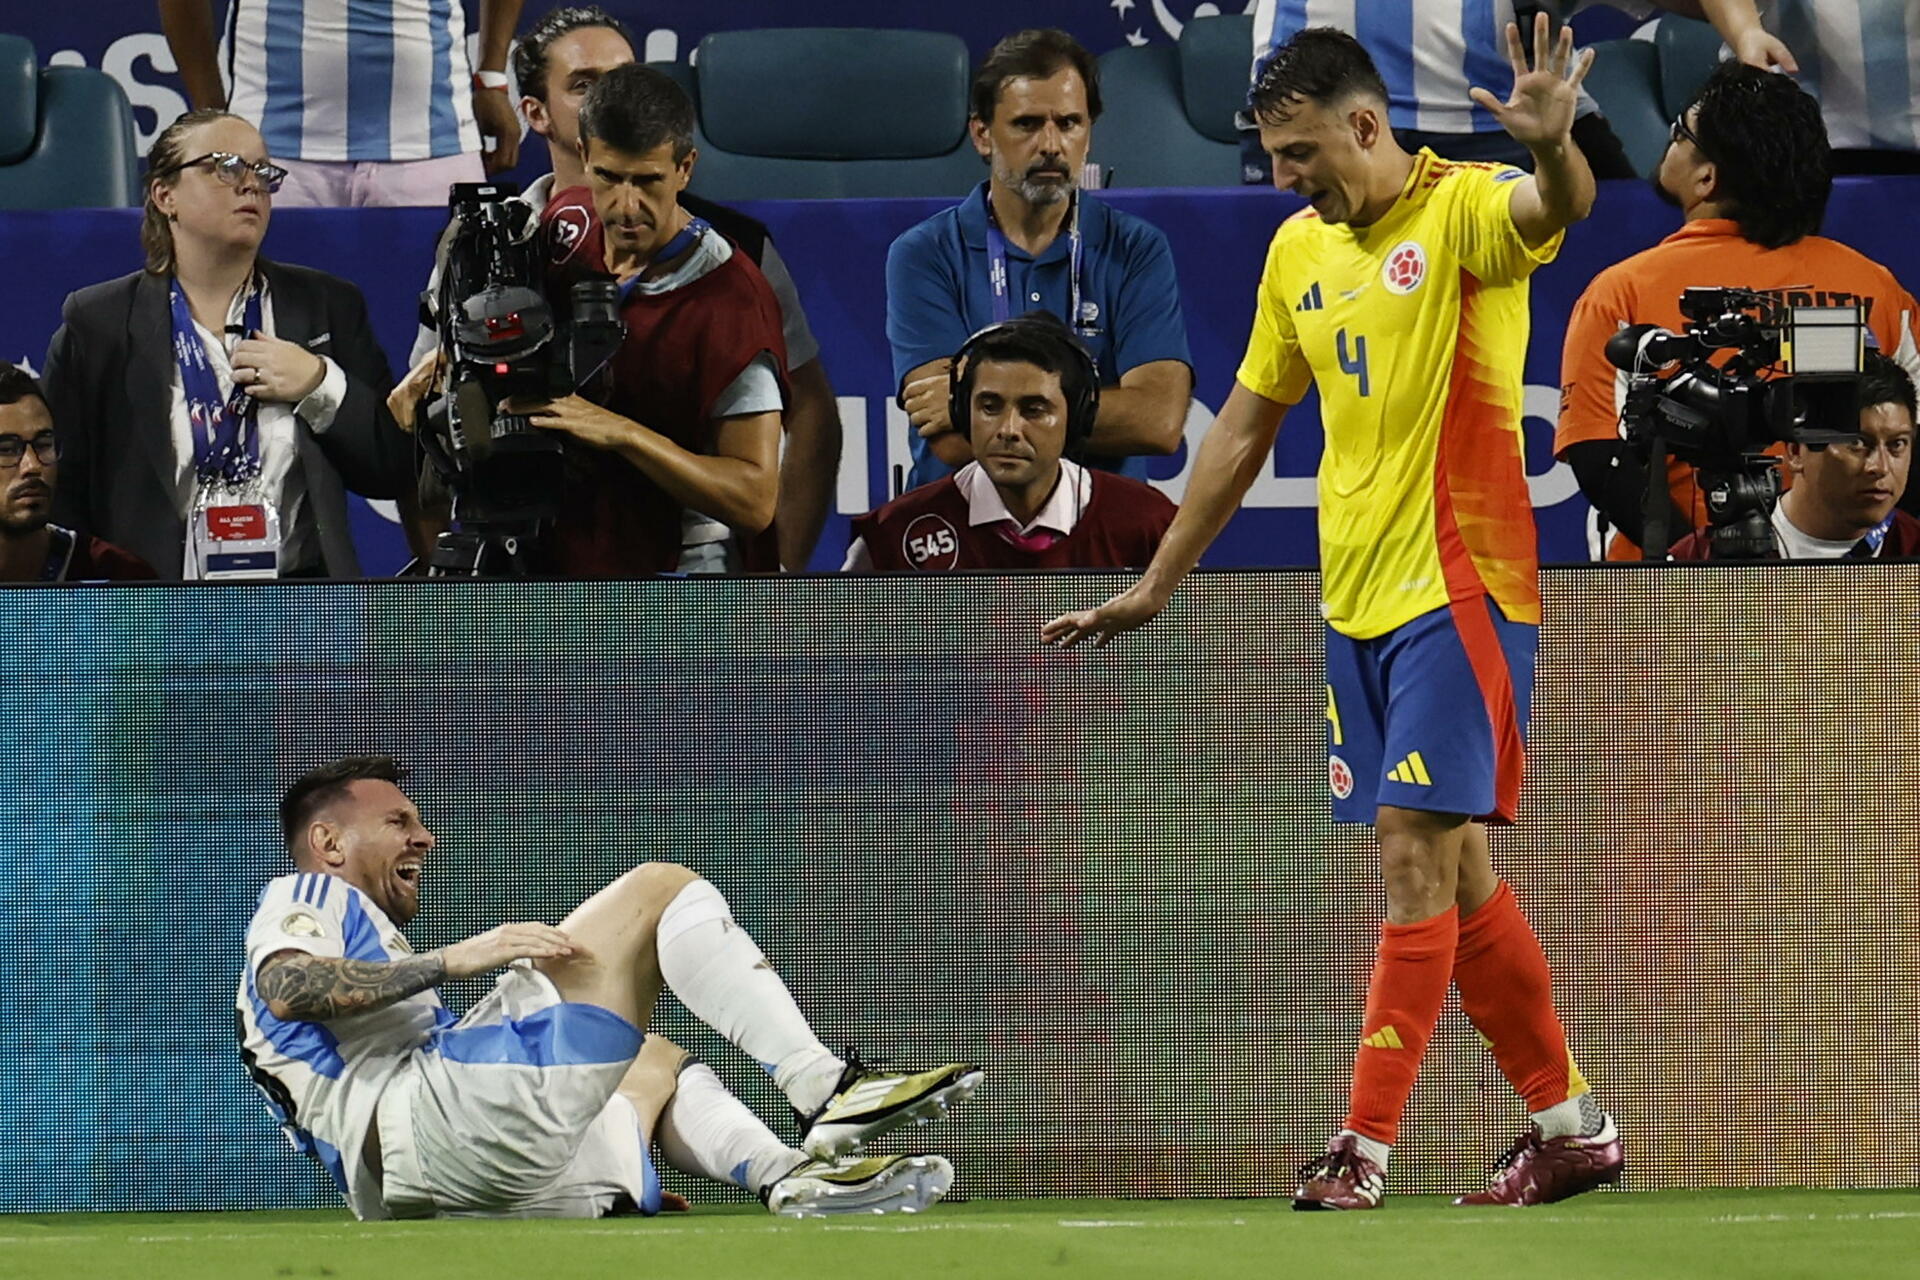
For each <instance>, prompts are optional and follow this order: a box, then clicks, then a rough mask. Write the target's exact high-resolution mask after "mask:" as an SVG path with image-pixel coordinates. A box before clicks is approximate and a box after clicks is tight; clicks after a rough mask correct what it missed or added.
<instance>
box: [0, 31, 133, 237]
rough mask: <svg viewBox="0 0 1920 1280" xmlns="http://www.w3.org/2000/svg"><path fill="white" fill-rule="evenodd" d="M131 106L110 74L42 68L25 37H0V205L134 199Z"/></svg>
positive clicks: (114, 203)
mask: <svg viewBox="0 0 1920 1280" xmlns="http://www.w3.org/2000/svg"><path fill="white" fill-rule="evenodd" d="M139 195H140V167H139V156H138V155H137V153H136V152H135V151H134V146H133V109H132V107H131V106H129V105H128V103H127V95H126V93H125V92H124V91H123V90H122V89H121V88H120V86H119V84H118V83H116V82H115V81H114V79H113V77H111V76H109V75H107V74H105V73H104V72H101V71H95V70H93V69H92V68H89V67H47V68H44V69H42V68H41V67H40V64H39V59H38V57H36V56H35V54H34V51H33V44H32V42H31V41H29V40H26V39H24V38H23V37H21V36H11V35H0V209H102V208H115V207H125V206H127V205H131V204H136V203H138V202H139Z"/></svg>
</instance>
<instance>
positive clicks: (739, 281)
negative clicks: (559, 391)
mask: <svg viewBox="0 0 1920 1280" xmlns="http://www.w3.org/2000/svg"><path fill="white" fill-rule="evenodd" d="M579 136H580V157H581V161H582V164H583V166H584V169H585V172H586V179H587V185H586V186H585V187H577V188H574V189H573V190H570V191H562V192H557V193H555V194H554V196H553V198H552V200H551V201H550V202H549V203H548V205H547V207H546V210H545V213H544V215H543V218H544V232H545V237H546V243H547V245H548V247H549V250H550V259H551V271H550V274H549V279H548V286H549V291H550V294H551V296H552V297H553V298H554V299H555V301H556V303H559V302H561V301H563V300H564V299H565V298H566V297H567V294H568V290H569V289H570V288H571V286H572V285H573V283H575V282H576V281H578V280H580V279H582V278H586V277H603V276H606V275H609V274H611V275H612V276H614V277H616V278H617V279H618V280H619V282H620V304H619V306H620V319H621V321H622V322H623V323H624V324H625V326H626V337H625V339H624V341H623V342H622V344H621V346H620V349H619V350H618V351H617V352H616V353H615V354H614V356H613V357H612V359H610V360H609V361H608V362H607V365H606V368H605V369H604V370H603V371H602V374H601V376H600V377H598V378H595V379H594V380H593V381H592V382H591V384H590V387H589V388H588V389H586V390H585V391H584V392H576V393H575V394H572V395H567V396H562V397H559V398H557V399H552V400H532V399H526V398H521V399H512V400H508V401H506V402H505V403H504V404H503V405H502V406H501V407H502V408H503V409H504V410H505V411H506V412H509V413H514V414H524V415H526V416H527V419H528V421H529V422H530V423H531V424H532V425H533V426H534V427H536V428H539V429H541V430H544V431H555V432H559V433H561V434H562V435H564V436H565V437H567V439H566V441H565V444H566V449H567V453H568V460H567V461H568V466H567V485H568V488H567V491H566V492H565V493H564V494H563V496H562V505H561V512H560V515H559V517H558V518H557V520H556V521H555V522H554V524H553V527H552V528H551V529H550V530H549V531H548V532H547V533H546V534H545V536H544V538H543V542H544V547H543V548H542V553H541V557H540V559H541V561H542V563H540V564H539V565H538V566H537V567H538V568H539V569H541V570H543V571H545V572H551V573H554V574H558V575H560V576H563V577H569V578H622V577H639V576H643V575H646V574H653V573H668V572H675V571H677V572H681V573H727V572H738V571H746V572H773V571H775V570H777V569H778V568H779V556H778V551H777V548H776V547H775V546H774V545H773V541H774V540H773V537H772V530H771V527H770V526H771V525H772V523H773V518H774V509H775V504H776V501H777V498H778V493H779V460H780V459H779V454H780V419H781V414H782V410H783V405H784V399H785V369H786V346H785V343H784V342H783V340H782V338H781V329H780V307H779V303H778V302H777V301H775V299H774V296H773V290H772V288H771V287H770V286H769V285H768V284H767V281H766V277H764V276H762V275H761V274H760V269H759V268H758V267H756V266H754V265H753V263H752V262H751V261H749V260H748V259H747V256H746V255H745V254H744V253H741V252H739V251H738V250H736V249H735V248H734V246H733V244H732V242H730V241H729V240H728V239H727V238H726V237H725V236H723V235H721V234H720V233H719V232H717V231H715V230H714V229H713V228H712V226H710V225H709V224H708V223H707V222H706V221H705V220H704V219H700V218H695V217H694V216H693V215H692V214H691V213H689V212H688V211H687V210H686V209H685V208H684V207H682V206H681V205H680V204H679V202H678V197H679V196H680V194H681V193H682V192H683V191H685V190H686V186H687V182H688V180H689V179H690V178H691V177H692V175H693V165H694V160H695V159H696V156H695V153H694V148H693V103H692V102H691V101H690V100H689V99H688V97H687V95H686V93H685V92H684V91H683V90H682V89H681V88H680V86H679V85H678V84H676V83H674V81H673V80H672V78H671V77H669V76H666V75H664V74H662V73H661V72H659V71H656V70H654V69H653V68H651V67H646V66H642V65H640V64H638V63H628V64H627V65H625V66H619V67H613V68H611V69H610V70H608V71H606V72H605V73H604V74H602V75H601V76H600V77H599V78H598V79H597V80H595V81H594V84H593V87H592V88H591V89H589V90H588V91H587V95H586V99H585V101H583V102H582V103H581V105H580V111H579ZM434 376H435V375H434V367H433V364H432V362H431V361H428V362H423V363H422V364H420V365H416V366H415V367H414V369H413V370H412V371H411V372H410V373H409V374H408V375H407V378H406V379H405V381H403V382H402V383H401V385H400V387H399V388H398V389H397V390H396V392H395V394H394V396H393V398H392V404H393V407H394V411H395V413H396V415H398V416H399V418H400V420H401V423H402V425H403V426H405V425H411V422H412V419H413V416H414V413H415V403H416V402H417V400H418V398H419V397H420V396H421V395H422V394H423V393H424V392H425V391H426V390H427V389H428V388H429V387H430V386H431V384H432V380H433V378H434ZM589 394H591V396H592V397H594V398H589ZM596 399H598V400H602V401H604V405H603V404H601V403H596V402H595V400H596ZM690 511H691V512H702V513H705V515H706V516H708V517H710V518H711V519H710V520H709V521H705V522H699V523H700V524H711V525H713V526H714V528H715V529H716V530H717V532H716V533H714V534H712V535H709V534H707V533H706V532H705V530H704V529H703V528H700V527H697V525H696V523H695V522H690V521H689V520H688V517H687V513H688V512H690Z"/></svg>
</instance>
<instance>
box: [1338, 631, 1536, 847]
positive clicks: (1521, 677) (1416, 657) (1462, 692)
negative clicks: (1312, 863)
mask: <svg viewBox="0 0 1920 1280" xmlns="http://www.w3.org/2000/svg"><path fill="white" fill-rule="evenodd" d="M1539 640H1540V628H1538V627H1536V626H1534V625H1532V624H1531V623H1524V622H1509V621H1507V619H1506V617H1505V615H1503V614H1502V613H1501V612H1500V609H1499V607H1498V606H1497V605H1495V604H1494V603H1493V601H1492V599H1491V598H1489V597H1486V596H1481V597H1479V598H1478V599H1474V600H1467V601H1461V602H1456V603H1454V604H1451V605H1448V606H1445V607H1443V608H1439V609H1435V610H1433V611H1432V612H1431V613H1423V614H1421V615H1420V616H1419V617H1417V618H1415V619H1414V620H1413V621H1411V622H1408V623H1406V624H1404V625H1402V626H1399V627H1395V628H1394V629H1393V630H1392V631H1389V632H1387V633H1386V634H1385V635H1383V636H1376V637H1374V638H1373V639H1371V640H1355V639H1353V638H1351V637H1350V636H1344V635H1341V634H1340V633H1339V632H1337V631H1335V630H1333V629H1332V628H1328V629H1327V785H1328V786H1329V787H1330V788H1331V789H1332V791H1333V820H1334V821H1335V822H1368V823H1370V822H1372V821H1373V820H1374V812H1375V811H1376V810H1377V809H1378V808H1379V807H1380V806H1381V805H1383V804H1387V805H1395V806H1397V807H1399V808H1402V809H1424V810H1427V811H1428V812H1431V813H1459V814H1465V815H1467V816H1468V817H1473V818H1485V819H1490V820H1495V821H1501V822H1512V821H1513V820H1514V817H1515V815H1516V814H1517V813H1518V811H1519V807H1520V775H1521V773H1522V772H1523V770H1524V768H1525V765H1526V741H1525V738H1526V728H1527V708H1528V704H1529V703H1530V702H1531V701H1532V699H1533V659H1534V652H1535V650H1536V649H1537V648H1538V646H1539Z"/></svg>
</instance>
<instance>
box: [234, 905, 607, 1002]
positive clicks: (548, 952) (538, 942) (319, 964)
mask: <svg viewBox="0 0 1920 1280" xmlns="http://www.w3.org/2000/svg"><path fill="white" fill-rule="evenodd" d="M580 952H581V948H580V946H579V944H577V943H575V942H574V941H573V940H572V939H570V938H568V937H567V935H566V934H564V933H562V932H560V931H559V930H558V929H556V928H554V927H553V926H552V925H545V924H503V925H499V926H497V927H495V928H492V929H489V930H487V931H486V932H485V933H482V934H476V935H475V936H474V937H471V938H468V939H467V940H466V941H465V942H456V943H454V944H453V945H452V946H449V947H442V948H441V949H440V950H438V951H429V952H427V953H426V954H425V955H418V956H403V957H402V958H400V959H398V960H349V959H345V958H343V957H340V956H316V955H311V954H309V953H307V952H305V951H291V950H289V951H277V952H275V953H274V954H272V955H270V956H268V957H267V958H266V959H265V960H263V961H261V962H260V972H259V974H258V976H257V977H255V979H254V983H255V988H256V990H258V991H259V993H260V998H261V999H262V1000H264V1001H266V1004H267V1009H268V1010H269V1011H270V1012H271V1013H272V1014H273V1016H274V1017H276V1018H279V1019H280V1020H281V1021H283V1022H327V1021H330V1020H332V1019H334V1018H345V1017H349V1016H351V1015H353V1014H356V1013H371V1012H372V1011H374V1010H375V1009H384V1008H386V1007H387V1006H388V1005H390V1004H397V1003H398V1002H399V1001H402V1000H405V999H406V998H407V997H408V996H412V995H418V994H419V993H420V992H422V991H425V990H427V989H428V988H430V987H437V986H439V985H440V984H441V983H442V982H444V981H446V980H447V979H448V978H470V977H473V976H474V975H475V974H481V973H486V972H487V971H488V970H490V969H498V968H500V967H501V966H502V965H505V964H510V963H512V962H513V961H515V960H521V959H533V960H542V959H551V958H556V957H562V956H571V955H577V954H580Z"/></svg>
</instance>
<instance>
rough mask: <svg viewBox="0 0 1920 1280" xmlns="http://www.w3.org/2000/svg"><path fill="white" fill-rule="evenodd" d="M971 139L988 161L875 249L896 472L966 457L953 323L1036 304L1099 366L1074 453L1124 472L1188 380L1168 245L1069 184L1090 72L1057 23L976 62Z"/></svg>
mask: <svg viewBox="0 0 1920 1280" xmlns="http://www.w3.org/2000/svg"><path fill="white" fill-rule="evenodd" d="M972 97H973V101H972V107H971V110H972V118H971V120H970V121H969V125H968V127H969V129H970V130H971V131H972V135H973V145H974V147H975V149H976V150H978V151H979V152H980V155H981V157H982V158H983V159H984V160H986V162H987V164H988V165H989V169H990V172H989V176H988V178H987V180H986V181H985V182H983V183H981V184H980V186H979V187H978V189H976V190H975V191H974V193H973V194H972V195H971V196H968V197H967V199H966V201H965V202H964V203H962V204H960V205H959V206H957V207H956V208H953V209H949V210H947V211H946V212H944V213H938V214H935V215H934V216H933V217H931V218H929V219H927V220H926V221H925V222H922V223H921V224H920V225H919V226H917V227H914V228H912V229H910V230H909V231H907V232H906V233H905V234H904V235H902V236H901V237H900V238H899V239H898V240H895V241H894V242H893V247H892V248H891V249H889V250H888V252H887V342H888V344H889V345H890V346H891V347H892V349H893V373H894V378H895V380H896V385H897V387H898V388H899V397H900V403H901V405H902V406H903V407H904V408H905V409H906V411H907V417H908V421H909V422H910V423H911V424H912V427H913V435H912V437H911V441H910V443H911V445H912V449H913V460H914V461H913V472H912V475H911V477H910V478H909V480H908V482H907V483H908V485H909V486H910V487H911V486H918V485H923V484H927V483H930V482H932V481H934V480H937V479H939V478H940V477H941V476H944V475H948V474H950V473H951V472H952V471H953V470H954V469H955V468H957V467H960V466H964V465H965V464H966V463H967V462H969V461H971V460H972V458H973V449H972V446H971V444H970V443H969V440H968V436H967V433H966V431H965V430H964V429H962V428H961V427H960V426H956V425H955V424H954V423H952V422H950V421H948V418H947V385H948V371H949V369H950V368H951V365H952V361H953V354H954V352H956V351H958V350H959V349H960V344H961V343H963V342H965V341H966V339H967V335H968V334H970V333H973V332H975V331H977V330H979V329H981V328H982V327H984V326H986V325H988V324H991V323H993V322H995V321H1000V320H1006V319H1008V318H1009V317H1011V316H1014V315H1018V314H1020V313H1022V312H1025V311H1029V310H1033V309H1035V308H1041V309H1044V310H1047V311H1050V312H1052V313H1053V314H1054V315H1056V316H1058V317H1059V318H1060V319H1061V320H1063V321H1064V322H1065V323H1066V324H1068V325H1069V326H1071V327H1072V329H1073V332H1074V333H1075V334H1076V335H1077V336H1078V337H1079V339H1080V340H1081V341H1082V342H1083V343H1085V344H1086V345H1087V347H1088V349H1089V350H1090V351H1091V352H1092V354H1093V357H1094V360H1095V362H1096V363H1097V365H1098V366H1099V369H1100V381H1101V383H1102V384H1103V391H1102V394H1101V397H1100V417H1099V420H1098V421H1097V422H1096V423H1095V424H1094V427H1093V435H1092V437H1091V440H1090V442H1089V446H1088V462H1089V464H1090V465H1092V466H1094V467H1096V468H1099V469H1103V470H1112V471H1119V472H1121V473H1123V474H1125V475H1130V476H1133V477H1134V478H1136V479H1144V478H1145V477H1146V462H1145V459H1144V457H1143V456H1142V455H1147V454H1169V453H1173V452H1174V451H1175V450H1177V449H1178V448H1179V447H1180V444H1181V441H1182V439H1183V436H1184V433H1185V427H1186V418H1187V407H1188V405H1189V403H1190V402H1191V400H1192V396H1193V369H1192V360H1191V358H1190V357H1189V356H1188V353H1187V330H1186V324H1185V321H1184V320H1183V319H1182V318H1181V314H1180V287H1179V282H1178V281H1177V280H1176V279H1175V277H1174V270H1173V254H1172V252H1171V251H1170V250H1169V249H1168V247H1167V240H1166V237H1165V236H1164V235H1162V234H1161V233H1160V231H1159V230H1158V229H1157V228H1155V227H1153V226H1151V225H1149V224H1148V223H1146V222H1143V221H1141V220H1140V219H1138V218H1135V217H1133V216H1132V215H1130V214H1125V213H1121V212H1119V211H1117V210H1113V209H1109V208H1107V206H1105V205H1104V204H1102V203H1100V201H1098V200H1095V199H1093V198H1092V197H1090V196H1087V195H1085V194H1083V193H1080V192H1079V191H1078V185H1079V180H1080V174H1081V170H1082V168H1083V166H1084V165H1085V163H1086V158H1087V145H1088V142H1089V141H1090V139H1091V137H1092V132H1093V123H1094V121H1095V120H1097V119H1098V118H1099V116H1100V78H1099V71H1098V68H1097V66H1096V64H1095V62H1094V60H1093V57H1092V55H1091V54H1089V53H1088V52H1087V51H1086V50H1085V49H1083V48H1081V47H1080V45H1079V44H1078V43H1076V42H1075V41H1074V39H1073V37H1071V36H1069V35H1067V34H1066V33H1065V32H1063V31H1050V30H1048V31H1022V32H1020V33H1018V34H1016V35H1011V36H1008V37H1007V38H1006V39H1004V40H1002V41H1001V42H1000V43H999V44H998V45H996V46H995V47H994V49H993V52H992V53H991V54H990V55H989V56H988V58H987V60H986V62H984V63H983V64H981V67H980V70H979V71H978V73H977V74H976V75H975V76H974V80H973V92H972Z"/></svg>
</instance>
